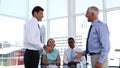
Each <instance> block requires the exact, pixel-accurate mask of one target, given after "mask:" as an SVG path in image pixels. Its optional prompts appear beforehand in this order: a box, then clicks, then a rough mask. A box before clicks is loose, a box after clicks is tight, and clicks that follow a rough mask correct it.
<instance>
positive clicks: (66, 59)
mask: <svg viewBox="0 0 120 68" xmlns="http://www.w3.org/2000/svg"><path fill="white" fill-rule="evenodd" d="M73 50H74V51H75V52H82V49H80V48H79V47H77V46H75V47H74V48H73ZM70 54H71V48H70V47H68V48H67V49H66V50H65V51H64V56H63V63H65V64H68V62H71V56H70ZM76 54H77V53H76ZM74 61H77V62H80V63H86V59H85V57H84V56H83V57H81V59H79V60H76V59H75V60H74Z"/></svg>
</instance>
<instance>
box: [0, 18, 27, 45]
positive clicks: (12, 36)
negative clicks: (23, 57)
mask: <svg viewBox="0 0 120 68" xmlns="http://www.w3.org/2000/svg"><path fill="white" fill-rule="evenodd" d="M24 23H25V21H24V20H22V19H17V18H12V17H7V16H0V42H2V41H8V42H9V43H11V44H13V45H14V44H16V43H17V44H18V43H19V45H20V46H23V33H24V31H23V30H24Z"/></svg>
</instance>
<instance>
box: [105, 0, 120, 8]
mask: <svg viewBox="0 0 120 68" xmlns="http://www.w3.org/2000/svg"><path fill="white" fill-rule="evenodd" d="M106 5H107V8H113V7H119V6H120V0H106Z"/></svg>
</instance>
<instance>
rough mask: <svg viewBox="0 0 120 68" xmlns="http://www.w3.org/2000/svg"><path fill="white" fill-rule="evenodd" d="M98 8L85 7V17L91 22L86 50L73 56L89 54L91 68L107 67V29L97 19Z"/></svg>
mask: <svg viewBox="0 0 120 68" xmlns="http://www.w3.org/2000/svg"><path fill="white" fill-rule="evenodd" d="M98 14H99V9H98V8H97V7H95V6H91V7H89V8H88V9H87V12H86V17H87V18H88V22H92V24H91V27H90V30H89V32H88V38H87V43H86V51H84V52H82V53H79V55H77V56H76V57H75V58H77V59H78V58H80V57H81V56H83V55H86V54H89V55H90V56H91V63H92V68H108V53H109V51H110V41H109V30H108V27H107V25H106V24H105V23H103V22H101V21H100V20H99V19H98Z"/></svg>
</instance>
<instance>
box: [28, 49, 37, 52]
mask: <svg viewBox="0 0 120 68" xmlns="http://www.w3.org/2000/svg"><path fill="white" fill-rule="evenodd" d="M26 51H31V52H39V50H30V49H26Z"/></svg>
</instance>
